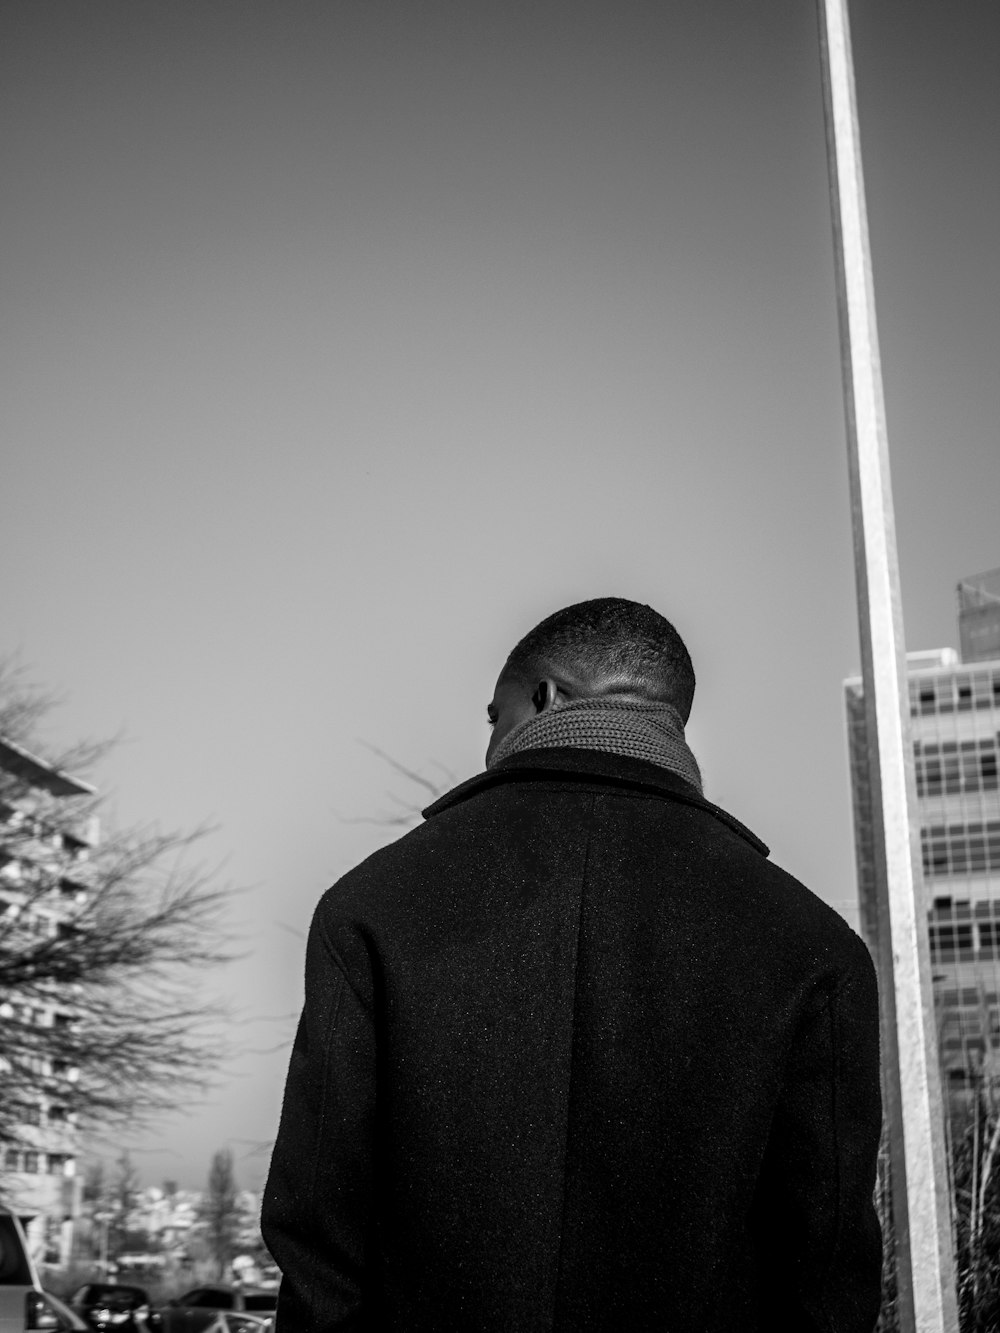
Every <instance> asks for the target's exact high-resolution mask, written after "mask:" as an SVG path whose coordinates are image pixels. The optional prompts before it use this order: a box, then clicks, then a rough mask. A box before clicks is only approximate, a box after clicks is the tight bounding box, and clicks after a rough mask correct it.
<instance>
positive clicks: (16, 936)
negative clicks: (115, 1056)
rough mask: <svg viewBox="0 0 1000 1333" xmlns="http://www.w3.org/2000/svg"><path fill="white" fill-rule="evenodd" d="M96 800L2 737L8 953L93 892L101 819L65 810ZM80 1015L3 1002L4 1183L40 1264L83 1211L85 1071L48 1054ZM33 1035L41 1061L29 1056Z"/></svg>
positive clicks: (60, 1256)
mask: <svg viewBox="0 0 1000 1333" xmlns="http://www.w3.org/2000/svg"><path fill="white" fill-rule="evenodd" d="M93 795H94V789H93V787H91V786H90V785H89V784H88V783H86V782H82V781H81V780H80V779H79V778H75V777H72V776H71V775H70V774H68V773H64V772H62V771H61V770H59V769H58V768H55V767H53V765H51V764H49V763H47V762H46V761H45V760H43V759H39V758H38V757H37V756H36V755H33V754H31V753H29V751H27V750H25V749H24V748H23V747H21V746H20V745H16V744H14V743H13V742H11V741H8V740H4V739H3V738H0V934H2V937H3V945H4V949H5V951H6V952H7V953H8V954H11V953H16V952H17V951H18V950H19V949H20V948H22V947H25V946H27V945H28V944H30V943H31V942H32V941H38V940H39V939H41V940H45V939H56V938H57V937H58V935H59V932H60V930H61V929H65V928H66V918H67V917H68V916H69V915H70V913H71V912H72V911H73V909H74V908H76V907H78V905H79V903H80V902H81V895H86V893H87V892H88V889H87V885H86V882H85V874H84V867H83V865H82V864H81V863H83V862H85V861H86V858H87V854H88V852H89V850H90V848H91V847H92V846H94V845H95V844H96V841H97V824H96V820H94V819H89V820H86V821H85V822H84V823H83V825H82V826H81V825H80V824H79V822H78V821H76V820H75V819H74V818H73V817H72V814H69V813H67V812H66V807H67V806H68V807H69V808H70V809H72V808H73V806H74V802H76V803H78V802H79V801H80V799H81V798H87V797H90V796H93ZM75 1017H76V1016H75V1014H74V1012H73V1004H72V995H71V994H70V993H65V994H63V993H61V992H60V991H59V990H58V989H56V988H49V989H46V990H44V991H42V990H40V989H39V988H37V987H35V988H32V990H31V992H30V994H29V993H27V992H26V991H22V992H21V993H19V992H18V991H17V990H16V989H14V990H11V991H9V992H7V993H5V994H3V995H2V996H0V1086H2V1084H4V1083H5V1084H6V1085H7V1088H8V1092H9V1095H11V1096H12V1097H16V1099H17V1100H16V1104H15V1110H16V1113H17V1116H18V1118H19V1120H20V1125H19V1126H18V1128H17V1132H16V1137H15V1139H14V1140H13V1141H11V1142H8V1143H6V1144H4V1145H3V1146H2V1148H0V1152H2V1160H0V1185H2V1193H3V1198H4V1202H5V1204H7V1206H8V1207H10V1208H12V1209H13V1210H15V1211H16V1212H17V1213H18V1214H19V1215H20V1217H21V1219H22V1222H23V1223H24V1225H25V1229H26V1232H27V1236H28V1242H29V1246H30V1247H31V1249H32V1251H33V1253H34V1254H35V1256H36V1258H37V1259H39V1260H44V1259H47V1260H49V1261H50V1262H59V1263H66V1262H67V1261H68V1259H69V1256H70V1251H71V1248H72V1241H73V1228H74V1224H75V1222H76V1219H77V1218H78V1217H79V1215H80V1192H81V1181H80V1178H79V1176H78V1174H77V1170H76V1161H77V1152H78V1129H77V1125H76V1123H75V1116H74V1113H73V1109H72V1101H73V1098H72V1088H73V1082H74V1079H75V1074H76V1071H75V1070H74V1069H72V1068H69V1067H62V1065H63V1063H64V1062H60V1061H58V1060H55V1059H53V1058H51V1057H50V1056H49V1055H47V1054H45V1053H44V1052H45V1050H46V1046H47V1043H46V1041H45V1039H44V1029H46V1028H55V1027H58V1026H59V1025H60V1024H63V1023H72V1022H73V1021H74V1020H75ZM5 1029H6V1031H5ZM32 1032H37V1033H38V1037H39V1040H38V1041H37V1047H38V1051H39V1054H38V1055H37V1056H32V1055H31V1054H30V1053H29V1054H28V1055H25V1054H24V1051H25V1050H28V1051H29V1052H30V1048H31V1046H32V1044H33V1043H32V1042H31V1040H30V1039H29V1034H30V1033H32ZM15 1034H17V1036H16V1039H15ZM5 1037H6V1038H7V1040H6V1041H5V1040H4V1038H5ZM15 1046H16V1047H17V1048H18V1054H17V1055H15V1054H14V1048H15ZM0 1095H3V1093H0ZM6 1109H10V1108H9V1107H8V1108H6Z"/></svg>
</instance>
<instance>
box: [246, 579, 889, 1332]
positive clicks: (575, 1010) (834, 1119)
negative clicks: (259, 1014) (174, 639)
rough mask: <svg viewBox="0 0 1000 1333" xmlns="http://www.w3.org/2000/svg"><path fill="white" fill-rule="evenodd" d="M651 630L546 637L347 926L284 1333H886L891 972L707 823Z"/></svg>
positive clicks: (299, 1076) (617, 626) (324, 1013)
mask: <svg viewBox="0 0 1000 1333" xmlns="http://www.w3.org/2000/svg"><path fill="white" fill-rule="evenodd" d="M693 693H694V672H693V670H692V667H691V661H690V658H689V656H688V653H687V650H686V648H685V647H684V644H683V642H682V641H681V639H680V637H679V636H678V634H677V632H676V631H675V630H674V628H673V626H672V625H670V624H669V623H668V622H667V621H666V620H664V619H663V617H662V616H660V615H658V614H657V613H656V612H655V611H653V610H651V609H650V608H649V607H647V606H641V605H638V604H636V603H634V602H628V601H624V600H621V599H617V598H601V599H599V600H597V601H590V602H583V603H581V604H579V605H577V606H571V607H567V608H566V609H565V610H563V611H560V612H557V613H556V614H555V615H553V616H550V617H549V618H548V619H547V620H544V621H542V623H541V624H540V625H538V626H537V627H536V628H535V629H534V630H532V631H531V633H530V634H528V635H527V636H526V637H525V638H524V639H522V640H521V642H520V643H519V644H518V645H517V647H516V648H515V649H514V650H513V652H512V653H511V655H510V657H509V658H508V660H507V663H506V665H505V666H504V669H503V671H502V672H501V674H500V678H499V680H498V682H497V687H496V692H495V694H494V697H493V701H492V703H491V704H490V705H489V710H488V711H489V717H490V721H491V723H492V724H493V735H492V738H491V740H490V744H489V749H488V750H487V757H486V772H485V773H484V774H482V775H480V776H479V777H475V778H473V779H471V780H470V781H468V782H466V783H464V784H462V785H461V786H459V787H457V788H456V789H455V790H454V791H452V792H450V793H449V794H448V795H447V796H444V797H442V798H441V799H440V800H438V801H436V802H435V803H434V804H433V805H432V806H431V807H430V808H429V809H428V810H426V811H425V812H424V814H425V819H426V822H425V823H424V824H423V825H422V826H421V827H420V828H418V829H415V830H414V831H413V832H411V833H409V834H407V836H406V837H404V838H402V839H400V840H399V841H398V842H396V843H395V844H394V845H392V846H390V847H387V848H385V849H383V850H382V851H379V852H376V853H375V854H374V856H371V857H369V858H368V860H367V861H365V862H364V863H363V864H362V865H360V866H359V867H358V868H357V869H356V870H354V871H352V872H351V873H350V874H348V875H347V876H345V878H344V879H342V880H341V881H340V882H339V883H338V884H337V885H335V886H334V888H332V889H331V890H330V891H329V892H328V893H327V894H326V895H325V897H324V898H323V899H322V901H321V902H320V904H319V907H318V909H317V912H316V916H315V919H314V922H313V926H312V931H311V934H310V939H309V946H308V956H307V964H306V1001H305V1008H304V1011H303V1014H302V1019H301V1023H300V1026H299V1030H298V1034H297V1036H296V1040H295V1046H294V1050H293V1053H292V1058H291V1067H290V1070H289V1074H288V1084H287V1088H286V1092H285V1103H284V1110H283V1113H282V1119H281V1128H280V1131H279V1134H278V1139H277V1142H276V1145H275V1149H274V1156H273V1160H272V1164H271V1173H270V1178H269V1180H268V1184H267V1191H266V1194H265V1198H264V1210H263V1227H264V1238H265V1240H266V1241H267V1244H268V1246H269V1248H270V1250H271V1253H272V1254H273V1255H274V1257H275V1259H276V1260H277V1262H278V1264H279V1265H280V1267H281V1269H282V1271H283V1274H284V1277H283V1281H282V1286H281V1294H280V1299H279V1303H278V1321H277V1330H278V1333H332V1330H335V1329H336V1330H340V1329H379V1330H393V1331H394V1333H395V1331H396V1330H398V1331H399V1333H420V1331H422V1330H428V1331H429V1330H434V1333H448V1331H450V1330H456V1333H457V1331H461V1333H543V1330H544V1333H549V1331H550V1330H558V1331H562V1330H608V1331H610V1330H622V1331H623V1333H631V1331H632V1330H647V1329H649V1330H652V1329H657V1330H669V1333H751V1331H752V1330H754V1331H757V1330H759V1331H760V1333H764V1331H765V1330H766V1331H767V1333H775V1331H776V1330H787V1331H788V1333H793V1331H794V1333H809V1331H810V1330H816V1331H817V1333H819V1330H823V1333H870V1330H871V1329H872V1328H873V1326H874V1324H875V1320H876V1317H877V1312H878V1306H879V1292H880V1263H881V1239H880V1234H879V1227H878V1222H877V1219H876V1216H875V1213H874V1210H873V1207H872V1191H873V1185H874V1175H875V1159H876V1152H877V1146H878V1139H879V1128H880V1118H881V1117H880V1105H879V1087H878V1016H877V999H876V988H875V978H874V972H873V968H872V965H871V961H870V959H869V957H868V953H867V951H866V949H865V947H864V945H863V944H862V943H861V941H860V940H859V939H858V938H857V937H856V936H855V935H854V934H853V933H852V931H850V930H849V929H848V927H847V926H846V925H845V924H844V923H843V922H842V921H841V920H840V918H839V917H838V916H837V915H836V914H835V913H834V912H833V911H832V910H831V909H830V908H828V907H826V906H825V905H824V904H823V903H822V902H820V901H819V900H818V899H817V898H815V897H814V896H813V895H812V894H811V893H809V892H808V890H806V889H805V888H803V887H802V885H800V884H798V883H797V882H796V881H795V880H793V879H792V878H791V877H790V876H788V875H787V874H785V873H784V872H783V871H781V870H779V869H777V868H776V867H775V866H773V865H771V864H770V862H769V861H768V860H767V859H766V858H767V849H766V848H765V847H764V845H763V844H762V843H761V842H759V841H758V840H757V838H755V837H754V835H753V834H752V833H750V832H749V831H748V830H747V829H745V828H744V827H743V826H742V825H741V824H739V823H738V822H737V821H736V820H735V819H733V818H732V817H731V816H730V815H728V814H726V813H725V812H723V811H722V810H719V809H718V808H717V807H715V806H714V805H712V804H710V803H709V802H708V801H707V800H706V799H705V798H704V796H703V795H702V791H701V778H700V774H699V771H698V766H697V764H696V762H695V759H694V756H693V755H692V753H691V751H690V750H689V748H688V746H687V744H686V742H685V739H684V723H685V722H686V721H687V718H688V715H689V713H690V709H691V701H692V697H693Z"/></svg>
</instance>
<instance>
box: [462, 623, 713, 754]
mask: <svg viewBox="0 0 1000 1333" xmlns="http://www.w3.org/2000/svg"><path fill="white" fill-rule="evenodd" d="M602 695H614V696H616V697H617V698H629V699H639V700H642V701H644V702H650V703H668V704H672V705H673V707H674V708H676V709H677V711H678V713H679V714H680V716H681V719H682V720H683V721H684V722H686V721H687V719H688V717H689V715H690V713H691V701H692V699H693V698H694V668H693V667H692V665H691V658H690V656H689V655H688V650H687V648H685V646H684V641H683V639H682V638H681V636H680V635H679V634H678V633H677V631H676V630H675V629H674V627H673V625H671V623H670V621H669V620H664V618H663V616H661V615H659V614H658V613H657V612H656V611H654V610H653V609H652V607H650V606H644V605H643V604H642V603H641V602H629V601H626V600H625V599H624V598H623V597H597V598H595V599H594V600H593V601H590V602H577V603H576V604H575V605H574V606H567V607H566V608H565V609H564V610H562V611H556V612H555V614H554V615H551V616H547V617H546V618H545V620H543V621H542V622H541V624H540V625H536V626H535V628H534V629H533V630H531V631H530V632H529V633H528V634H526V635H525V636H524V638H523V639H522V640H521V641H520V643H518V644H517V645H516V647H515V648H514V650H513V651H512V652H511V654H510V656H509V657H508V658H507V661H506V663H505V665H504V668H503V670H502V671H501V672H500V678H499V680H498V681H497V684H496V690H495V691H494V694H493V700H492V702H491V703H490V704H489V705H488V707H487V713H488V715H489V719H490V722H491V724H492V726H493V734H492V736H491V737H490V743H489V748H488V749H487V751H486V761H487V763H489V759H490V756H491V754H492V753H493V751H494V749H495V748H496V746H497V745H499V744H500V742H501V741H502V740H503V738H504V736H506V735H507V733H508V732H509V731H511V730H512V729H513V728H514V727H516V726H517V725H518V724H519V723H521V722H524V721H526V720H527V719H528V718H530V717H534V716H535V715H536V714H537V713H544V712H545V710H546V709H548V708H555V707H558V706H559V705H560V704H561V703H566V702H568V701H569V700H571V699H593V698H600V697H601V696H602Z"/></svg>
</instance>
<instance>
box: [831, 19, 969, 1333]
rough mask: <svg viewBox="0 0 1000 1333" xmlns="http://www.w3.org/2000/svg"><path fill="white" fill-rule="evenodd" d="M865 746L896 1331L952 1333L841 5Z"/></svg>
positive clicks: (842, 149)
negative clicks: (890, 1160) (885, 1026)
mask: <svg viewBox="0 0 1000 1333" xmlns="http://www.w3.org/2000/svg"><path fill="white" fill-rule="evenodd" d="M818 5H819V17H820V51H821V59H822V70H823V98H824V109H825V113H826V141H827V157H828V163H829V170H830V193H831V201H832V207H833V232H834V250H835V257H836V270H837V305H838V311H839V317H840V349H841V366H842V371H843V381H844V404H845V412H846V417H847V437H848V458H849V470H850V486H851V514H852V520H853V529H854V559H855V571H856V578H857V588H858V617H859V624H860V636H861V663H862V677H863V680H864V697H865V710H866V720H867V728H866V730H867V734H868V744H869V765H870V770H871V785H872V807H873V810H872V813H873V817H874V826H875V827H874V832H875V868H876V882H877V891H878V894H879V899H880V906H879V919H880V930H879V936H880V939H879V953H880V959H879V963H880V974H881V984H882V987H883V990H884V991H887V992H888V993H887V994H884V996H883V1014H884V1016H885V1018H887V1019H888V1020H889V1023H890V1025H891V1026H890V1030H889V1031H888V1032H887V1034H886V1035H887V1040H886V1041H885V1048H886V1049H885V1051H884V1055H885V1060H886V1071H885V1072H886V1092H887V1097H886V1101H887V1112H888V1115H889V1118H890V1119H889V1131H890V1143H891V1146H892V1153H893V1157H894V1165H893V1177H894V1189H893V1220H894V1223H895V1229H896V1234H897V1259H898V1261H899V1270H898V1274H897V1283H898V1290H899V1304H900V1315H901V1327H902V1328H903V1329H904V1330H905V1331H906V1333H911V1330H915V1331H916V1333H957V1329H958V1313H957V1307H956V1299H955V1272H954V1257H953V1253H952V1244H951V1224H950V1211H949V1198H948V1176H947V1168H946V1160H945V1145H944V1116H943V1108H942V1101H941V1084H940V1073H939V1067H938V1060H937V1033H936V1028H935V1021H934V1000H933V991H932V985H931V971H930V954H929V949H928V943H927V911H926V904H925V900H924V886H923V877H922V870H921V856H920V848H919V829H918V827H917V823H916V820H914V819H912V818H911V812H913V811H914V810H915V808H916V795H915V781H914V774H913V752H912V747H911V743H910V711H909V697H908V690H907V678H906V650H905V645H904V641H903V616H902V604H901V599H900V590H899V567H898V560H897V555H896V535H895V522H894V518H893V509H892V489H891V483H890V478H889V447H888V440H887V436H886V428H885V405H884V402H883V397H882V371H881V365H880V362H879V347H878V332H877V329H876V324H875V296H874V289H873V285H872V270H871V255H870V252H869V242H868V218H867V213H866V208H865V192H864V180H863V177H862V170H861V146H860V139H859V134H858V114H857V104H856V100H855V91H854V69H853V61H852V56H851V38H850V28H849V25H848V17H847V0H818Z"/></svg>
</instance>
